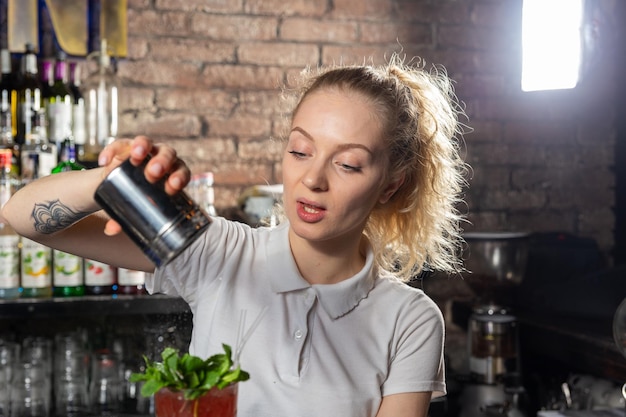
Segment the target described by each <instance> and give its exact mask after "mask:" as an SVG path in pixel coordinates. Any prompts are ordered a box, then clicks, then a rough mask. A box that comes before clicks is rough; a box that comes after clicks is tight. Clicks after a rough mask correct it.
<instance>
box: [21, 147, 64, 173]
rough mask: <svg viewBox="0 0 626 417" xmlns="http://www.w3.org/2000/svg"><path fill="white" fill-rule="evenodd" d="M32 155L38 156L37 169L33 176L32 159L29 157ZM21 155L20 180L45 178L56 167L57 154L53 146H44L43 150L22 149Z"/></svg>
mask: <svg viewBox="0 0 626 417" xmlns="http://www.w3.org/2000/svg"><path fill="white" fill-rule="evenodd" d="M33 153H37V154H38V155H39V169H38V171H37V173H36V175H35V172H34V171H35V167H34V162H33V159H32V158H31V157H30V155H32V154H33ZM21 155H22V178H25V179H32V178H35V176H36V177H39V178H41V177H45V176H46V175H49V174H50V173H51V172H52V170H53V169H54V167H56V166H57V163H58V161H57V152H56V146H54V144H50V145H46V147H45V149H28V148H26V149H24V150H23V151H22V152H21Z"/></svg>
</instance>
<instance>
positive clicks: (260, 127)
mask: <svg viewBox="0 0 626 417" xmlns="http://www.w3.org/2000/svg"><path fill="white" fill-rule="evenodd" d="M208 123H209V134H210V135H211V136H222V137H223V136H231V135H236V136H245V137H268V136H269V135H270V131H271V121H270V120H269V119H267V118H266V117H252V116H249V117H237V118H228V119H219V118H209V119H208Z"/></svg>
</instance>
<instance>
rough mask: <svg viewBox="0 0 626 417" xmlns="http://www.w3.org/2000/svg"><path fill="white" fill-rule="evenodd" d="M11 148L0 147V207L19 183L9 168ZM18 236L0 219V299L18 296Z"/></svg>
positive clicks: (11, 155)
mask: <svg viewBox="0 0 626 417" xmlns="http://www.w3.org/2000/svg"><path fill="white" fill-rule="evenodd" d="M12 157H13V153H12V151H11V149H0V169H1V171H0V208H2V207H3V206H4V205H5V204H6V202H7V201H8V200H9V198H11V195H12V194H13V192H14V191H15V190H16V189H17V186H18V185H19V183H18V181H17V177H16V176H15V175H14V173H13V172H12V170H11V166H12V164H11V160H12ZM19 244H20V236H19V235H18V234H17V233H16V232H15V230H13V228H12V227H11V226H10V225H9V224H8V223H5V222H4V221H1V220H0V299H4V300H6V299H15V298H19V296H20V251H19Z"/></svg>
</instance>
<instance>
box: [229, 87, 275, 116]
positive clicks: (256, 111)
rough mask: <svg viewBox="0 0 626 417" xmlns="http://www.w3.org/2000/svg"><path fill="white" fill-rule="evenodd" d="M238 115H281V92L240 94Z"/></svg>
mask: <svg viewBox="0 0 626 417" xmlns="http://www.w3.org/2000/svg"><path fill="white" fill-rule="evenodd" d="M237 113H238V114H241V115H244V116H245V115H255V116H265V117H271V116H277V115H279V114H280V92H279V91H278V89H276V90H275V91H244V92H241V93H240V94H239V106H237Z"/></svg>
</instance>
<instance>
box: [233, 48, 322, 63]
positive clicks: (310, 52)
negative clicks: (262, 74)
mask: <svg viewBox="0 0 626 417" xmlns="http://www.w3.org/2000/svg"><path fill="white" fill-rule="evenodd" d="M237 55H238V56H239V62H241V63H242V64H257V65H282V66H297V67H304V66H306V65H310V64H312V63H313V64H315V63H317V62H318V61H319V47H317V46H316V45H313V44H301V43H278V42H271V43H268V42H263V43H260V42H251V43H242V44H240V45H239V48H238V51H237Z"/></svg>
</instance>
